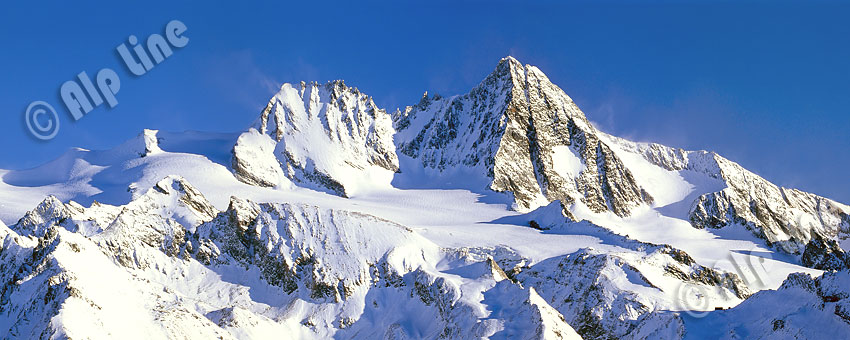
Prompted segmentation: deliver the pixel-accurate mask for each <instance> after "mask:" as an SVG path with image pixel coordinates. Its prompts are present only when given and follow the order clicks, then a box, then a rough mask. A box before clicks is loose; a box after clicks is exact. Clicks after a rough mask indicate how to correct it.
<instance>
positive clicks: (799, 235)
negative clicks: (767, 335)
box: [610, 137, 850, 254]
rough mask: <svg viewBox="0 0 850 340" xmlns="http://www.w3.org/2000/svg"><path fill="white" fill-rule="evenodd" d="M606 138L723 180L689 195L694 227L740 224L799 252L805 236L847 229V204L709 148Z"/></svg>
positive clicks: (664, 163) (665, 164) (832, 235)
mask: <svg viewBox="0 0 850 340" xmlns="http://www.w3.org/2000/svg"><path fill="white" fill-rule="evenodd" d="M610 138H612V139H615V140H616V141H617V144H618V146H620V147H622V148H624V149H627V150H629V151H630V152H634V153H636V154H639V155H641V156H643V157H644V158H645V159H646V160H648V161H649V162H651V163H653V164H655V165H658V166H660V167H662V168H664V169H667V170H671V171H694V172H697V173H700V174H703V175H707V176H709V177H710V178H714V179H717V180H720V181H722V183H724V184H725V185H726V188H724V189H722V190H720V191H716V192H709V193H705V194H703V195H700V196H699V197H697V198H696V199H695V200H694V202H693V203H692V205H691V208H690V211H689V214H688V218H689V220H690V222H691V224H692V225H693V226H694V227H696V228H724V227H726V226H730V225H741V226H744V227H746V228H747V229H749V230H750V231H751V232H752V233H753V234H754V235H755V236H757V237H759V238H762V239H764V240H766V241H767V243H768V244H770V245H773V246H775V247H776V248H777V249H780V250H782V251H784V252H787V253H791V254H801V253H803V252H804V251H805V249H806V245H807V244H808V243H809V241H810V240H812V239H814V238H816V237H820V238H823V239H825V240H835V239H837V238H839V237H840V236H845V235H847V234H848V233H850V207H848V206H846V205H844V204H841V203H837V202H835V201H833V200H830V199H827V198H824V197H821V196H818V195H814V194H811V193H807V192H803V191H800V190H797V189H788V188H783V187H779V186H777V185H775V184H773V183H770V182H769V181H767V180H766V179H764V178H762V177H760V176H758V175H756V174H754V173H752V172H750V171H748V170H746V169H744V168H743V167H741V166H740V165H738V164H737V163H735V162H732V161H730V160H728V159H725V158H723V157H721V156H720V155H718V154H716V153H714V152H706V151H685V150H682V149H675V148H671V147H666V146H663V145H660V144H642V143H634V142H629V141H626V140H623V139H620V138H616V137H610ZM838 251H840V249H838Z"/></svg>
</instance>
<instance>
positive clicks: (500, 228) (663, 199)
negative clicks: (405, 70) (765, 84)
mask: <svg viewBox="0 0 850 340" xmlns="http://www.w3.org/2000/svg"><path fill="white" fill-rule="evenodd" d="M396 131H397V132H396ZM396 150H398V154H397V153H396ZM190 183H191V184H190ZM848 216H850V207H848V206H847V205H844V204H841V203H838V202H835V201H832V200H829V199H826V198H823V197H820V196H817V195H814V194H809V193H805V192H802V191H798V190H794V189H787V188H781V187H778V186H776V185H773V184H772V183H770V182H768V181H767V180H765V179H763V178H761V177H759V176H758V175H756V174H754V173H752V172H750V171H747V170H746V169H743V168H742V167H741V166H739V165H738V164H736V163H734V162H732V161H729V160H727V159H725V158H722V157H720V156H719V155H717V154H715V153H713V152H706V151H686V150H682V149H676V148H670V147H667V146H663V145H659V144H651V143H635V142H631V141H628V140H625V139H621V138H618V137H615V136H611V135H608V134H606V133H604V132H601V131H599V130H598V129H596V128H594V127H593V126H592V125H591V124H590V123H589V121H588V119H587V118H586V117H585V115H584V113H582V112H581V110H579V109H578V107H577V106H576V104H575V103H574V102H573V101H572V99H570V97H569V96H567V95H566V93H564V92H563V91H562V90H561V89H560V88H558V87H557V86H556V85H554V84H552V83H551V82H550V81H549V80H548V78H546V76H545V75H544V74H543V73H542V72H541V71H540V70H539V69H537V68H536V67H534V66H530V65H523V64H521V63H519V61H517V60H515V59H513V58H511V57H508V58H505V59H503V60H502V61H501V62H500V63H499V65H498V66H497V67H496V70H495V71H494V72H493V73H492V74H490V75H489V76H488V77H486V79H485V80H484V81H482V82H481V83H480V84H479V85H478V86H476V87H475V88H474V89H472V90H471V91H470V92H469V93H467V94H464V95H459V96H453V97H441V96H439V95H430V96H429V95H427V94H426V95H425V96H424V97H423V98H422V100H421V101H420V103H419V104H417V105H414V106H410V107H407V108H405V109H404V110H399V111H397V112H396V113H395V114H394V115H392V116H391V115H389V114H387V112H386V111H384V110H382V109H380V108H378V107H377V106H376V105H375V103H374V102H373V101H372V99H371V98H370V97H369V96H367V95H365V94H363V93H361V92H360V91H359V90H357V89H356V88H351V87H348V86H346V85H345V84H344V83H343V82H342V81H333V82H329V83H326V84H323V85H320V84H318V83H301V85H300V86H298V85H290V84H284V85H283V86H282V87H281V90H280V92H279V93H278V94H276V95H275V96H274V97H273V98H272V99H271V100H270V101H269V103H268V105H267V106H266V108H265V109H264V110H263V111H262V113H261V114H260V117H259V118H258V119H257V120H256V121H255V122H254V124H253V125H251V127H250V128H248V129H247V130H245V131H242V132H239V133H235V134H227V133H207V132H194V131H187V132H181V133H170V132H166V131H157V130H144V131H142V133H141V134H139V135H138V136H136V137H135V138H132V139H130V140H128V141H127V142H125V143H123V144H121V145H118V146H116V147H114V148H112V149H109V150H103V151H92V150H85V149H72V150H70V151H69V152H67V153H66V154H64V155H63V156H62V157H60V158H58V159H56V160H54V161H52V162H50V163H48V164H45V165H43V166H40V167H37V168H34V169H28V170H0V220H2V222H0V239H1V240H2V242H0V281H2V283H3V284H4V285H3V288H2V289H0V337H3V338H57V339H60V338H92V339H99V338H122V339H124V338H127V339H135V338H140V339H141V338H144V339H149V338H181V339H182V338H187V339H209V338H221V339H264V338H269V337H280V336H285V337H288V338H303V339H313V338H319V339H331V338H334V339H338V338H344V339H422V338H426V339H481V338H489V339H515V338H523V339H580V338H583V339H659V338H661V339H682V338H706V337H708V338H730V339H732V338H742V337H743V338H776V337H780V338H781V337H785V338H793V337H798V338H819V337H824V336H826V335H837V336H839V337H840V336H842V335H844V334H845V333H850V322H848V321H847V320H848V317H847V315H850V312H847V310H848V309H847V308H846V306H845V303H844V300H846V297H847V296H848V294H850V293H848V292H847V291H846V289H845V288H846V286H847V282H846V281H847V277H848V274H847V270H848V268H850V254H847V253H846V252H845V251H844V250H843V249H842V245H844V244H846V243H847V241H846V240H847V239H848V238H847V235H848V232H850V217H848ZM7 225H8V227H7ZM742 268H743V269H742ZM836 270H837V271H836ZM715 309H723V310H715ZM824 330H829V334H823V331H824Z"/></svg>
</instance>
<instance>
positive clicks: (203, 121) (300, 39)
mask: <svg viewBox="0 0 850 340" xmlns="http://www.w3.org/2000/svg"><path fill="white" fill-rule="evenodd" d="M36 3H37V4H36ZM406 3H407V2H406ZM612 4H613V5H612ZM4 7H5V8H4V9H3V11H0V61H1V62H0V76H2V87H0V143H2V146H3V147H0V168H5V169H22V168H27V167H33V166H36V165H38V164H41V163H44V162H46V161H48V160H51V159H53V158H55V157H58V156H59V155H61V154H62V153H63V152H64V151H66V150H67V149H68V148H70V147H83V148H87V149H104V148H109V147H112V146H115V145H117V144H119V143H121V142H122V141H124V140H126V139H129V138H131V137H133V136H135V135H137V134H138V133H139V132H140V131H141V130H142V129H143V128H152V129H162V130H168V131H183V130H201V131H222V132H231V131H232V132H235V131H238V130H242V129H244V128H245V127H247V126H248V125H249V124H250V123H251V122H252V121H253V120H254V119H255V118H256V117H257V116H258V114H259V112H260V110H261V109H262V107H264V106H265V104H266V103H267V102H268V99H269V98H270V96H271V95H272V94H273V93H274V92H275V89H276V88H278V87H279V85H280V84H281V83H283V82H298V81H301V80H317V81H322V82H324V81H327V80H331V79H345V80H346V83H347V84H349V85H353V86H357V87H358V88H360V90H361V91H363V92H365V93H367V94H370V95H372V96H373V97H374V98H375V101H376V102H377V103H378V104H379V105H380V106H381V107H384V108H387V109H388V110H389V111H392V110H394V109H395V108H396V107H399V106H404V105H410V104H415V103H416V102H417V101H418V99H419V98H420V97H421V96H422V93H423V92H424V91H426V90H427V91H429V92H432V93H433V92H437V93H440V94H442V95H453V94H461V93H465V92H467V91H468V90H469V89H470V88H472V87H473V86H475V85H476V84H477V83H478V82H479V81H481V80H482V79H483V78H484V77H485V76H486V75H487V74H488V73H489V72H491V71H492V69H493V68H494V67H495V66H496V63H497V62H498V61H499V59H500V58H502V57H504V56H506V55H513V56H515V57H516V58H518V59H519V60H520V61H521V62H523V63H528V64H532V65H537V66H538V67H540V69H541V70H543V72H544V73H546V74H547V75H548V76H549V78H550V79H551V80H552V81H553V82H555V83H556V84H557V85H559V86H560V87H561V88H563V89H564V91H566V92H567V93H568V94H569V95H570V96H571V97H572V98H573V99H574V100H575V101H576V103H577V104H578V105H579V107H581V108H582V109H583V110H584V111H585V113H586V114H587V116H588V118H589V119H590V120H591V121H593V122H595V123H596V124H597V126H598V127H599V128H601V129H602V130H604V131H606V132H610V133H613V134H615V135H619V136H622V137H627V138H630V139H633V140H637V141H653V142H659V143H663V144H667V145H671V146H677V147H682V148H685V149H707V150H715V151H717V152H718V153H720V154H722V155H724V156H725V157H727V158H729V159H731V160H733V161H736V162H738V163H740V164H741V165H743V166H744V167H746V168H748V169H750V170H752V171H754V172H756V173H758V174H760V175H762V176H764V177H765V178H767V179H769V180H771V181H773V182H775V183H777V184H779V185H782V186H787V187H795V188H800V189H803V190H807V191H812V192H815V193H818V194H821V195H825V196H827V197H831V198H834V199H837V200H839V201H843V202H844V203H850V20H848V18H850V6H849V5H845V4H837V3H818V4H814V5H812V4H807V5H800V4H790V3H783V4H768V3H748V4H737V3H735V4H733V3H721V4H708V3H690V4H678V5H673V4H654V5H636V4H631V3H628V2H626V3H616V2H614V3H611V2H608V3H607V4H605V5H596V4H590V3H571V4H553V3H539V4H511V3H506V2H496V3H487V2H478V1H476V2H469V3H453V2H429V4H428V5H414V4H413V2H409V4H389V3H377V2H367V3H359V4H352V3H346V4H342V3H340V4H335V3H333V2H321V3H320V4H318V5H307V4H306V2H302V3H301V4H298V5H293V4H272V3H263V4H252V5H239V7H235V6H234V5H207V4H202V3H200V2H197V4H196V5H192V4H188V3H182V2H180V3H178V4H173V3H166V2H162V3H156V2H143V3H140V4H137V5H106V4H91V5H78V4H76V3H73V4H72V3H70V2H64V1H63V2H57V3H54V4H49V5H47V4H45V3H44V2H41V1H38V2H36V1H31V2H28V3H27V4H21V3H20V2H15V3H14V4H11V3H7V4H4ZM172 19H179V20H181V21H183V22H184V23H185V24H186V26H188V31H187V32H186V33H185V35H186V36H188V37H189V38H190V41H189V44H188V45H187V46H186V47H185V48H183V49H178V50H176V51H175V53H174V55H172V56H171V57H170V58H168V59H167V60H166V61H165V62H163V63H162V64H160V65H158V66H156V68H154V69H153V70H151V71H150V72H148V73H147V74H145V75H142V76H140V77H134V76H132V75H131V74H130V73H129V72H128V71H127V70H126V68H124V67H123V65H122V64H121V63H120V61H119V59H118V57H117V53H116V52H115V47H116V46H118V45H119V44H120V43H122V42H124V41H126V39H127V37H128V36H129V35H131V34H135V35H136V36H138V37H140V38H144V37H147V36H148V35H150V34H152V33H161V32H162V31H163V29H164V27H165V24H166V23H167V22H168V21H170V20H172ZM105 67H108V68H112V69H114V70H115V71H117V72H118V73H119V75H120V77H121V81H122V82H121V90H120V92H119V93H118V95H117V97H118V101H119V105H118V106H117V107H115V108H114V109H107V108H106V107H105V106H102V107H99V108H96V109H95V110H94V111H92V112H91V113H89V114H88V115H86V116H85V117H84V118H83V119H81V120H79V121H76V122H74V121H73V119H72V118H71V117H70V115H68V113H67V112H66V111H65V109H64V106H63V105H62V103H61V101H60V99H59V88H60V86H61V85H62V83H63V82H65V81H67V80H71V79H73V78H74V77H75V76H76V74H77V73H79V72H80V71H86V72H87V73H88V74H89V75H94V74H95V73H96V72H97V71H98V70H100V69H101V68H105ZM34 100H44V101H47V102H49V103H51V104H52V105H53V106H54V107H55V108H56V110H57V112H58V113H59V115H60V119H61V124H62V126H61V130H60V132H59V135H58V136H57V137H56V138H55V139H53V140H51V141H49V142H40V141H38V140H36V139H34V138H32V137H31V136H30V135H29V133H28V132H26V127H25V125H24V120H23V114H24V111H25V109H26V107H27V105H29V103H30V102H32V101H34Z"/></svg>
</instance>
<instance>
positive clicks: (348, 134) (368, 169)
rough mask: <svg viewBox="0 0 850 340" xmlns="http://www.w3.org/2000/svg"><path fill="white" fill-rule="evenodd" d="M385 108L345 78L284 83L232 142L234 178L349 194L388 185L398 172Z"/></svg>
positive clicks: (262, 184)
mask: <svg viewBox="0 0 850 340" xmlns="http://www.w3.org/2000/svg"><path fill="white" fill-rule="evenodd" d="M394 132H395V131H394V130H393V127H392V120H391V118H390V116H389V114H387V113H386V111H384V110H382V109H379V108H378V107H377V106H376V105H375V103H374V101H373V100H372V98H371V97H369V96H367V95H365V94H363V93H361V92H360V91H359V90H358V89H356V88H351V87H347V86H346V85H345V84H344V83H343V82H342V81H333V82H329V83H327V84H324V85H319V84H317V83H310V84H306V83H303V82H302V83H301V85H300V87H296V86H293V85H291V84H284V85H283V86H282V87H281V90H280V92H279V93H278V94H276V95H275V96H274V97H273V98H272V99H271V101H269V104H268V105H267V106H266V108H265V109H264V110H263V112H262V114H261V116H260V118H259V119H258V120H257V121H256V122H255V123H254V125H253V126H252V127H251V128H250V129H249V131H247V132H245V133H244V134H243V135H242V136H240V137H239V139H238V141H237V143H236V145H235V146H234V148H233V152H232V153H233V159H232V168H233V172H234V174H235V175H236V177H237V178H238V179H239V180H241V181H243V182H246V183H249V184H253V185H259V186H267V187H271V186H277V185H281V184H282V183H284V182H286V181H287V180H289V181H292V182H294V183H295V184H297V185H301V186H307V187H313V188H319V189H322V190H325V191H330V192H333V193H335V194H338V195H342V196H346V195H351V194H353V193H355V192H357V191H358V190H360V189H369V186H370V185H374V186H387V185H388V184H389V181H390V180H391V179H392V174H393V173H395V172H396V171H398V158H397V156H396V154H395V145H394V144H393V140H392V136H393V133H394Z"/></svg>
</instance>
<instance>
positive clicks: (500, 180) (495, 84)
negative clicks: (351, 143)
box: [395, 57, 652, 216]
mask: <svg viewBox="0 0 850 340" xmlns="http://www.w3.org/2000/svg"><path fill="white" fill-rule="evenodd" d="M395 126H396V129H397V130H398V131H399V133H398V134H397V135H396V143H398V149H399V151H400V152H402V153H403V154H405V155H408V156H410V157H413V158H418V159H419V160H420V161H421V162H422V164H423V165H425V166H426V167H430V168H435V169H438V170H440V171H443V170H446V169H449V168H452V167H470V168H479V169H480V171H481V172H482V175H484V174H486V176H488V177H489V178H491V179H492V182H491V184H490V189H492V190H495V191H498V192H510V193H511V194H513V196H514V201H515V208H516V209H517V210H519V211H523V212H524V211H530V210H533V209H534V208H537V207H539V206H543V205H546V204H548V203H549V202H551V201H554V200H562V201H565V202H573V201H574V200H576V199H580V200H581V201H582V202H584V203H585V204H586V205H587V206H588V207H590V208H591V209H592V210H593V211H596V212H603V211H607V210H610V211H613V212H614V213H616V214H617V215H620V216H626V215H629V213H630V211H631V210H632V209H633V208H634V207H636V206H638V205H640V204H642V203H649V202H652V197H650V196H649V194H648V193H646V191H645V190H643V189H642V188H641V187H640V186H639V185H637V184H636V183H635V180H634V177H633V175H632V173H631V171H629V169H628V168H626V167H625V166H624V165H623V163H622V162H621V160H620V159H619V158H618V157H617V156H616V155H615V154H614V153H613V152H612V150H611V149H610V148H609V147H608V146H607V145H605V143H604V142H602V141H600V140H599V138H598V137H597V135H596V133H597V132H596V130H595V129H594V128H593V127H592V126H591V125H590V123H589V122H588V121H587V119H586V118H585V116H584V113H582V112H581V110H579V108H578V106H576V105H575V103H573V101H572V99H571V98H570V97H569V96H567V95H566V94H565V93H564V92H563V91H562V90H561V89H560V88H558V87H557V86H555V85H554V84H552V83H551V82H550V81H549V79H548V78H547V77H546V75H544V74H543V73H542V72H540V70H539V69H537V68H536V67H534V66H530V65H529V66H523V65H522V64H520V63H519V62H518V61H517V60H516V59H513V58H510V57H508V58H505V59H503V60H502V61H501V62H500V63H499V65H498V67H497V68H496V70H495V71H494V72H493V73H492V74H491V75H490V76H488V77H487V78H486V79H485V80H484V81H483V82H481V84H479V85H478V86H476V87H475V88H474V89H473V90H472V91H471V92H470V93H468V94H466V95H463V96H457V97H452V98H441V97H439V96H434V97H428V96H427V94H426V96H425V97H423V98H422V100H421V101H420V103H419V104H418V105H416V106H412V107H407V108H406V109H405V110H404V111H403V112H399V113H398V114H397V115H396V117H395Z"/></svg>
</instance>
